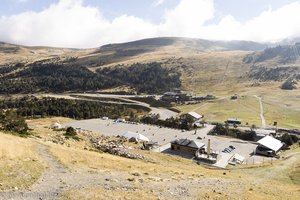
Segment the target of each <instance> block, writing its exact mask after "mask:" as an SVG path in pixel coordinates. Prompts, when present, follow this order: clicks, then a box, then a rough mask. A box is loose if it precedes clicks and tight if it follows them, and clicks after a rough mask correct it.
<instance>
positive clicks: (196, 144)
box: [171, 139, 205, 149]
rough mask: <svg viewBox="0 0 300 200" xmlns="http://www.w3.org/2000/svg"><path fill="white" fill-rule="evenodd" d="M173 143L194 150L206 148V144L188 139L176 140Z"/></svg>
mask: <svg viewBox="0 0 300 200" xmlns="http://www.w3.org/2000/svg"><path fill="white" fill-rule="evenodd" d="M171 143H173V144H178V145H181V146H187V147H192V148H196V149H199V148H201V147H203V146H205V144H204V143H202V142H198V141H195V140H188V139H179V140H175V141H173V142H171Z"/></svg>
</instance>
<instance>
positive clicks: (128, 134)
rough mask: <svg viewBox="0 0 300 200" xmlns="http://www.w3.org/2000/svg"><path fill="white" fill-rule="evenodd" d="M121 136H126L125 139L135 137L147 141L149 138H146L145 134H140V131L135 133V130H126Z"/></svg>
mask: <svg viewBox="0 0 300 200" xmlns="http://www.w3.org/2000/svg"><path fill="white" fill-rule="evenodd" d="M122 136H123V137H126V138H127V139H131V138H136V139H137V140H142V141H147V142H149V141H150V140H149V138H147V137H146V136H144V135H142V134H140V133H135V132H131V131H127V132H125V133H123V134H122Z"/></svg>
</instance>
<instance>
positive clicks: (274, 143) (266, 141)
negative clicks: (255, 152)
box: [257, 136, 283, 151]
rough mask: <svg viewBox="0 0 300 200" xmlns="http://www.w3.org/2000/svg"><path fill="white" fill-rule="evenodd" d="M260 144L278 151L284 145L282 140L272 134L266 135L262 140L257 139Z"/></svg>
mask: <svg viewBox="0 0 300 200" xmlns="http://www.w3.org/2000/svg"><path fill="white" fill-rule="evenodd" d="M257 143H258V144H260V145H262V146H264V147H267V148H268V149H271V150H273V151H278V150H279V149H280V148H281V147H282V146H283V144H282V142H281V141H279V140H277V139H275V138H273V137H271V136H266V137H264V138H262V139H260V140H258V141H257Z"/></svg>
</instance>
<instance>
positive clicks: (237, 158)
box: [233, 153, 245, 162]
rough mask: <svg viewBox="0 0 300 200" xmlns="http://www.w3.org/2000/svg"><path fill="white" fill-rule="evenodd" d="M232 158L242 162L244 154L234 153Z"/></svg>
mask: <svg viewBox="0 0 300 200" xmlns="http://www.w3.org/2000/svg"><path fill="white" fill-rule="evenodd" d="M233 159H235V160H238V161H240V162H244V160H245V157H244V156H241V155H240V154H237V153H236V154H234V156H233Z"/></svg>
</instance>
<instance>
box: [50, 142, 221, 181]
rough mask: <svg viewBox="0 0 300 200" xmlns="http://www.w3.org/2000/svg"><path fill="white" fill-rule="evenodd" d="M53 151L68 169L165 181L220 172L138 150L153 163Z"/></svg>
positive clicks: (78, 151)
mask: <svg viewBox="0 0 300 200" xmlns="http://www.w3.org/2000/svg"><path fill="white" fill-rule="evenodd" d="M50 151H51V153H52V154H53V155H54V156H55V157H57V158H58V159H59V160H60V161H61V163H63V164H64V165H65V166H67V167H68V168H70V169H73V170H77V171H84V172H89V171H94V172H125V173H133V172H136V173H140V174H145V173H146V174H148V175H149V176H155V177H160V178H162V179H168V178H172V176H173V175H174V174H177V175H181V176H182V177H184V176H196V177H200V176H201V175H204V174H206V175H210V176H218V175H219V173H217V172H214V171H211V170H208V169H205V168H203V167H200V166H198V165H196V164H195V163H192V161H190V160H187V159H183V158H179V157H174V156H170V155H165V154H159V153H153V152H151V153H150V152H146V151H145V152H142V151H137V152H136V153H140V154H143V155H145V156H146V157H148V158H150V161H142V160H131V159H127V158H122V157H118V156H113V155H110V154H106V153H97V152H93V151H86V150H81V149H70V148H66V147H61V146H57V145H52V146H51V148H50ZM178 165H180V168H178ZM220 173H221V172H220Z"/></svg>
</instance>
